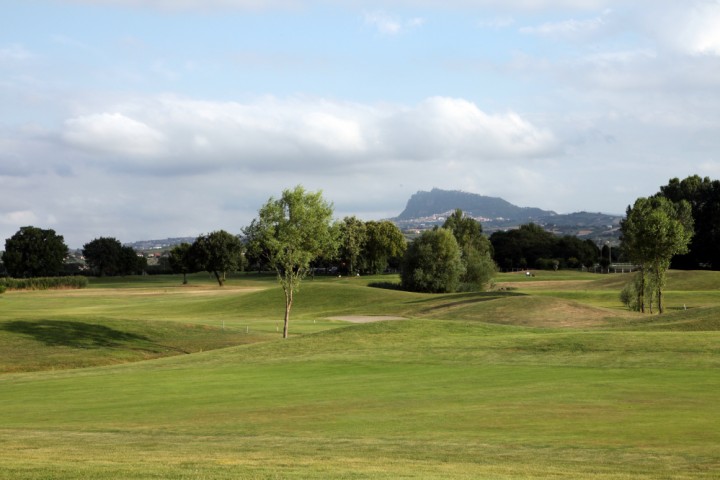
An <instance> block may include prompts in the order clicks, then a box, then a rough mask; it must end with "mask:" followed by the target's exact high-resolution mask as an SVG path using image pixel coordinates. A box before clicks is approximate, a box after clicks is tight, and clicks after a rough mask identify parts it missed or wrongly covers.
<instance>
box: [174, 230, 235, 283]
mask: <svg viewBox="0 0 720 480" xmlns="http://www.w3.org/2000/svg"><path fill="white" fill-rule="evenodd" d="M242 248H243V246H242V242H241V241H240V239H239V238H238V237H236V236H235V235H232V234H230V233H228V232H226V231H225V230H218V231H215V232H212V233H210V234H208V235H200V236H199V237H198V238H197V239H196V240H195V243H193V245H192V247H191V248H190V251H189V252H188V254H187V259H188V261H191V262H197V265H198V266H199V267H200V268H199V269H202V270H207V271H208V272H210V273H212V274H213V275H215V279H216V280H217V282H218V285H220V286H221V287H222V286H223V285H225V280H226V278H227V272H234V271H236V270H239V269H240V268H242V262H243V257H242Z"/></svg>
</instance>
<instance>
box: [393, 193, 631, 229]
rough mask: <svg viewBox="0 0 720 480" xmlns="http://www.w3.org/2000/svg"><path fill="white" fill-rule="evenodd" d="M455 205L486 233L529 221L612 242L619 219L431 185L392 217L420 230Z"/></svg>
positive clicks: (438, 221)
mask: <svg viewBox="0 0 720 480" xmlns="http://www.w3.org/2000/svg"><path fill="white" fill-rule="evenodd" d="M458 208H459V209H461V210H462V211H463V212H465V214H466V215H468V216H470V217H472V218H474V219H476V220H478V221H479V222H480V223H481V224H482V226H483V230H484V231H485V232H486V233H492V232H494V231H496V230H505V229H510V228H515V227H518V226H519V225H522V224H525V223H531V222H532V223H536V224H538V225H541V226H543V227H545V229H547V230H549V231H551V232H554V233H557V234H559V235H576V236H578V237H583V238H591V239H593V240H596V241H597V242H604V241H611V242H616V241H617V239H618V236H619V226H620V220H621V219H622V217H621V216H620V215H611V214H606V213H591V212H576V213H569V214H559V213H556V212H553V211H551V210H543V209H540V208H533V207H519V206H517V205H513V204H512V203H510V202H508V201H506V200H503V199H502V198H498V197H488V196H485V195H479V194H475V193H468V192H462V191H458V190H441V189H438V188H434V189H432V190H431V191H429V192H427V191H419V192H417V193H415V194H413V195H412V196H411V197H410V199H409V200H408V202H407V205H406V207H405V210H403V211H402V213H400V215H398V216H397V217H395V218H393V219H392V221H393V222H395V223H396V224H397V225H398V226H400V227H401V228H403V229H406V230H411V229H418V230H422V229H425V228H432V227H433V226H435V225H442V224H443V223H444V222H445V219H446V218H447V216H448V215H449V214H451V213H452V212H453V211H454V210H455V209H458Z"/></svg>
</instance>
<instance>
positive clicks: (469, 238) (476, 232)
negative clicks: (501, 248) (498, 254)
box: [443, 209, 497, 290]
mask: <svg viewBox="0 0 720 480" xmlns="http://www.w3.org/2000/svg"><path fill="white" fill-rule="evenodd" d="M443 228H445V229H447V230H449V231H451V232H452V234H453V236H454V237H455V240H456V241H457V243H458V247H459V248H460V256H461V259H462V263H463V267H464V268H463V274H462V276H461V279H460V280H461V282H462V283H463V284H464V287H465V288H468V289H473V290H481V289H483V288H485V286H486V285H487V284H488V283H489V282H490V281H491V280H492V277H493V275H494V274H495V272H496V270H497V268H496V266H495V262H494V261H493V258H492V245H491V244H490V240H489V239H488V238H487V237H486V236H485V235H483V233H482V225H481V224H480V222H478V221H477V220H475V219H473V218H470V217H467V216H465V215H464V214H463V211H462V210H460V209H457V210H455V211H454V212H453V213H452V215H450V216H449V217H448V218H447V220H445V223H444V224H443Z"/></svg>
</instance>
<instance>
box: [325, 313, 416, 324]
mask: <svg viewBox="0 0 720 480" xmlns="http://www.w3.org/2000/svg"><path fill="white" fill-rule="evenodd" d="M328 318H330V320H341V321H343V322H352V323H370V322H384V321H385V320H405V317H393V316H391V315H345V316H341V317H328Z"/></svg>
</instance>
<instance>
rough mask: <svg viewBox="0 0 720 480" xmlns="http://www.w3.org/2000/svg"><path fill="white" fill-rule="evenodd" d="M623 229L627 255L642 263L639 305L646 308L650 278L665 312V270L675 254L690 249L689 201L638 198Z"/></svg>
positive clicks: (661, 310)
mask: <svg viewBox="0 0 720 480" xmlns="http://www.w3.org/2000/svg"><path fill="white" fill-rule="evenodd" d="M620 229H621V232H622V238H621V241H622V246H623V249H624V251H625V253H626V255H627V256H628V258H629V259H630V260H631V261H632V262H633V263H635V264H637V265H639V266H640V280H639V283H638V286H637V288H636V291H637V295H638V298H637V302H636V303H637V305H638V307H639V309H640V310H641V311H643V312H644V311H645V306H646V303H647V299H646V296H647V292H648V280H649V281H650V282H651V285H652V291H653V294H654V295H653V297H654V299H655V300H656V301H657V306H658V312H659V313H663V310H664V305H663V288H664V287H665V274H666V272H667V269H668V268H670V261H671V259H672V257H673V256H674V255H677V254H683V253H687V251H688V244H689V243H690V239H691V238H692V235H693V218H692V213H691V207H690V204H689V203H688V202H687V201H684V200H683V201H681V202H678V203H673V202H671V201H669V200H668V199H666V198H665V197H661V196H656V197H651V198H638V199H637V200H636V201H635V204H634V205H633V206H632V207H628V209H627V215H626V217H625V219H624V220H623V221H622V222H621V224H620ZM651 300H652V299H651ZM651 303H652V302H651Z"/></svg>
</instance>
